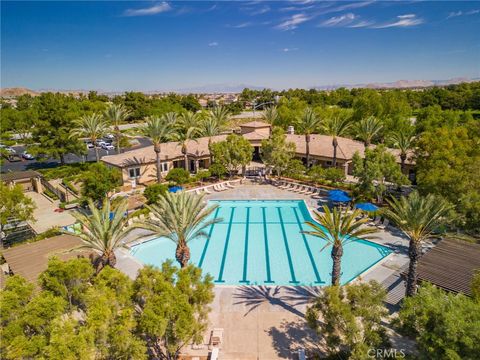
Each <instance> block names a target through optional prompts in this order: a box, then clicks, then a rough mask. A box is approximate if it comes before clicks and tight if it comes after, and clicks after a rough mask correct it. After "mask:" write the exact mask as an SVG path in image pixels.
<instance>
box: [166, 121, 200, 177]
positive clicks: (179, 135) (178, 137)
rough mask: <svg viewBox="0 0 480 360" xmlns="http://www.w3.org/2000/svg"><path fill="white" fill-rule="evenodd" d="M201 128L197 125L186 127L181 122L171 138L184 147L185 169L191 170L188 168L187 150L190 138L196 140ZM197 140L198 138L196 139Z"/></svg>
mask: <svg viewBox="0 0 480 360" xmlns="http://www.w3.org/2000/svg"><path fill="white" fill-rule="evenodd" d="M198 131H199V129H198V128H197V127H193V126H190V127H185V125H183V124H181V123H180V124H179V126H178V127H177V130H176V131H175V132H174V133H173V134H172V136H171V139H172V140H173V141H177V142H178V144H179V145H180V146H181V148H182V154H183V159H184V160H183V161H184V163H185V170H187V171H189V169H188V152H187V150H188V149H187V144H188V142H189V141H190V140H195V138H196V137H197V135H198ZM195 141H196V140H195Z"/></svg>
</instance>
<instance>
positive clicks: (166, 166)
mask: <svg viewBox="0 0 480 360" xmlns="http://www.w3.org/2000/svg"><path fill="white" fill-rule="evenodd" d="M160 169H161V170H162V172H166V171H168V163H166V162H165V163H161V164H160Z"/></svg>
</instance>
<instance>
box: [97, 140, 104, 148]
mask: <svg viewBox="0 0 480 360" xmlns="http://www.w3.org/2000/svg"><path fill="white" fill-rule="evenodd" d="M95 145H97V146H99V147H101V148H103V145H107V143H106V142H105V141H103V140H97V141H95Z"/></svg>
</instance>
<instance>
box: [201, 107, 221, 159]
mask: <svg viewBox="0 0 480 360" xmlns="http://www.w3.org/2000/svg"><path fill="white" fill-rule="evenodd" d="M225 130H227V128H226V127H225V126H224V125H223V124H222V123H221V122H219V120H218V118H216V117H212V116H209V117H207V118H206V119H204V120H203V121H202V122H201V124H200V129H199V135H200V136H206V137H208V149H210V147H211V145H212V138H213V137H214V136H218V135H221V134H222V133H223V132H224V131H225ZM212 163H213V158H212V154H211V153H210V164H212Z"/></svg>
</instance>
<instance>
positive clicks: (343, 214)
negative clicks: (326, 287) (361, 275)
mask: <svg viewBox="0 0 480 360" xmlns="http://www.w3.org/2000/svg"><path fill="white" fill-rule="evenodd" d="M322 209H323V213H319V212H315V221H307V222H306V224H307V225H308V226H309V227H310V228H311V229H312V230H310V231H303V233H305V234H308V235H312V236H315V237H317V238H319V239H320V240H322V242H324V243H325V244H324V246H323V247H322V249H321V250H320V251H323V250H324V249H325V248H326V247H328V246H331V247H332V252H331V257H332V260H333V267H332V285H339V284H340V275H341V273H342V272H341V261H342V256H343V247H344V246H345V245H347V244H348V243H351V242H353V241H357V240H359V239H373V238H374V237H373V236H371V234H374V233H376V232H377V230H376V229H373V228H368V227H364V226H362V225H365V224H366V223H367V222H368V219H366V218H360V216H361V211H360V210H358V209H355V210H354V211H353V212H351V213H348V210H345V211H341V210H339V209H338V208H336V207H335V208H333V210H330V209H329V207H328V206H326V205H324V206H323V208H322ZM357 218H358V219H357Z"/></svg>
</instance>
